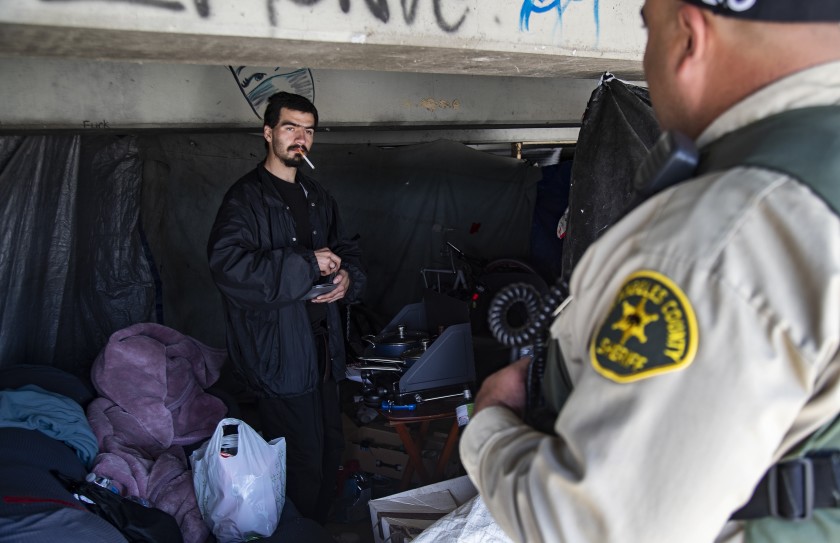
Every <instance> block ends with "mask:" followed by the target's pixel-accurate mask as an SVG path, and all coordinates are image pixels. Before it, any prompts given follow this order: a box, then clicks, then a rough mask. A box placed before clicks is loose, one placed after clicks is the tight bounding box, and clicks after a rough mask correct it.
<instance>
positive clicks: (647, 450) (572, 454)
mask: <svg viewBox="0 0 840 543" xmlns="http://www.w3.org/2000/svg"><path fill="white" fill-rule="evenodd" d="M745 182H746V181H744V183H745ZM738 189H739V190H741V187H738ZM801 192H802V191H800V190H798V189H796V190H793V189H790V188H788V190H787V191H786V192H784V193H782V194H779V195H778V197H777V198H774V199H772V200H770V199H769V198H765V199H764V200H760V199H758V198H753V199H752V200H749V204H747V203H742V202H739V201H737V199H736V198H733V197H732V196H731V195H728V197H729V199H730V200H734V203H733V204H731V205H732V207H733V209H732V212H731V215H729V214H727V215H724V216H723V217H722V220H721V221H720V222H722V223H723V224H724V226H725V228H720V229H719V230H720V231H721V232H725V233H726V235H722V234H721V235H718V232H716V231H715V230H714V228H711V229H709V228H707V229H706V230H703V228H701V227H699V226H698V227H696V228H690V227H691V226H692V225H689V227H687V232H689V234H688V235H696V236H697V237H698V238H699V240H698V241H696V242H695V241H694V240H690V239H687V238H686V236H683V237H682V238H680V237H677V236H674V235H672V233H673V232H675V231H677V229H676V228H675V227H674V226H672V225H670V224H667V225H665V226H667V228H664V227H663V229H662V230H663V231H662V232H661V237H657V238H655V235H658V232H656V233H650V232H645V231H644V230H643V228H642V225H643V224H644V221H645V220H647V216H645V214H644V213H642V214H639V216H638V217H636V219H637V220H638V222H636V223H634V222H633V217H631V218H630V222H629V223H627V224H626V225H625V223H620V225H621V226H625V227H626V230H624V231H622V230H620V228H619V229H617V230H616V231H615V232H608V234H607V235H606V236H605V237H604V238H602V241H601V242H600V243H599V244H598V245H597V246H595V245H593V250H591V251H590V253H589V254H588V258H587V259H585V260H584V261H582V263H581V264H580V266H581V270H582V272H583V273H582V274H581V275H578V276H577V277H578V280H577V285H576V286H575V284H574V283H575V281H573V292H574V295H575V299H574V301H573V303H572V304H570V305H569V306H568V307H566V308H565V309H564V311H563V312H562V313H561V314H560V315H559V316H558V319H557V322H556V323H555V326H554V327H553V328H557V329H559V330H561V333H560V335H559V336H558V337H559V341H560V345H561V348H562V351H563V355H564V358H565V359H566V361H567V362H569V363H570V364H571V365H572V368H571V373H572V375H573V379H574V381H575V388H574V390H573V392H572V393H571V395H570V396H569V398H568V400H567V402H566V404H565V405H564V407H563V410H562V411H561V413H560V414H559V416H558V417H557V419H556V421H555V424H554V430H555V432H556V435H547V434H542V433H538V432H536V431H534V430H533V429H531V428H530V427H528V426H526V425H525V424H524V423H523V422H522V421H521V420H520V419H519V418H518V417H516V416H515V415H514V414H513V413H512V412H510V411H508V410H506V409H504V408H501V407H494V408H490V409H487V410H484V411H482V412H480V413H478V414H477V415H476V416H475V417H473V419H472V420H471V421H470V424H469V425H468V426H467V428H466V430H465V431H464V434H463V436H462V441H461V448H460V451H461V458H462V461H463V463H464V466H465V468H466V470H467V473H468V474H469V476H470V478H471V479H472V481H473V482H474V483H475V485H476V487H477V488H478V489H479V491H480V493H481V496H482V499H483V500H484V501H485V503H486V505H487V507H488V509H489V511H490V512H491V513H492V515H493V517H494V518H495V520H496V521H497V522H498V524H499V525H500V526H501V527H502V528H503V529H504V530H505V532H506V533H507V534H508V535H509V536H510V537H511V538H512V539H514V540H515V541H527V542H528V543H535V542H541V541H546V542H556V543H561V542H576V543H581V542H593V543H594V542H598V543H608V542H621V543H633V542H651V541H680V542H681V543H694V542H697V543H701V542H703V543H709V542H711V541H716V540H717V541H720V539H717V538H718V537H719V534H721V532H722V530H723V528H724V526H726V525H727V522H728V519H729V517H730V516H731V514H732V513H733V512H734V511H735V510H737V509H738V508H740V507H741V506H742V505H743V504H744V503H745V502H746V501H747V500H748V499H749V498H750V496H751V495H752V492H753V490H754V488H755V486H756V484H757V483H758V481H759V480H760V479H761V477H762V476H763V475H764V473H765V472H766V471H767V469H768V468H769V467H770V466H771V465H772V464H773V463H774V462H776V461H778V460H779V458H780V457H782V456H783V454H784V453H785V452H786V451H787V450H790V448H791V447H793V446H794V445H795V444H796V443H798V442H800V441H801V440H802V439H803V438H804V437H806V436H807V435H809V434H810V433H811V432H813V431H816V430H817V429H818V428H820V427H821V426H822V425H823V424H825V423H827V422H828V421H830V420H832V419H833V418H834V417H835V416H836V413H837V412H838V409H840V405H838V404H840V394H839V393H840V390H838V389H839V388H840V385H838V383H840V371H838V367H840V359H838V351H837V345H838V327H837V326H836V323H837V314H838V308H837V301H836V300H837V299H838V298H836V297H835V296H833V295H828V294H827V292H833V290H832V289H833V288H834V287H833V286H831V285H835V286H836V284H840V283H836V282H837V281H838V280H840V276H838V273H840V272H838V271H837V270H838V269H840V267H838V266H837V264H836V263H837V262H840V250H838V249H837V248H836V247H832V248H831V249H826V248H827V247H831V244H830V243H829V242H828V241H825V242H824V243H822V242H816V245H817V246H819V247H821V248H822V249H820V250H819V251H815V250H814V249H813V245H814V243H803V240H802V239H801V237H800V236H799V235H798V234H797V233H798V232H800V231H801V232H808V233H809V234H808V235H810V236H813V235H815V232H818V231H820V230H819V229H820V227H819V226H817V225H818V224H823V225H824V226H823V227H822V228H823V229H824V230H826V231H827V234H826V236H829V235H837V220H836V218H833V217H832V216H830V215H826V213H825V210H823V209H822V208H820V207H819V206H820V205H821V203H819V202H816V203H812V200H813V199H809V198H808V197H807V196H805V197H803V196H802V195H801ZM765 196H766V194H765ZM685 198H686V199H688V200H695V201H696V200H697V198H696V195H695V194H692V193H687V194H686V195H685ZM745 199H747V198H745ZM721 202H722V203H721ZM792 202H796V205H803V203H807V205H808V206H809V207H807V208H803V212H802V213H797V214H796V215H795V217H792V216H790V215H789V210H790V207H791V205H793V204H792ZM713 204H714V205H708V206H705V207H703V208H701V209H698V214H700V213H702V212H703V210H704V209H706V210H708V209H714V210H716V212H717V213H718V214H719V215H722V214H723V210H722V208H724V207H725V205H728V204H727V201H725V200H724V201H722V200H720V199H715V200H714V202H713ZM750 204H751V205H752V208H748V207H747V206H748V205H750ZM736 206H737V207H736ZM745 207H747V209H748V211H744V208H745ZM685 208H686V209H687V208H688V206H686V207H685ZM649 209H650V210H651V211H652V212H657V211H658V210H657V209H656V207H655V206H654V204H651V205H650V207H649ZM804 211H807V213H806V212H804ZM652 214H653V213H651V215H652ZM711 216H712V214H711V213H708V212H707V213H706V214H705V216H704V217H699V216H698V221H697V222H698V225H699V224H706V225H709V224H710V223H709V220H708V217H711ZM675 217H679V220H681V221H684V222H686V221H691V220H693V217H685V216H684V215H675ZM730 217H731V220H730ZM701 218H702V219H704V220H705V222H702V221H701V220H700V219H701ZM675 220H676V219H675ZM811 223H813V224H811ZM774 228H775V229H781V228H784V229H783V231H782V232H771V230H772V229H774ZM635 235H638V236H639V237H642V236H644V238H645V240H646V242H647V243H646V244H645V246H644V247H646V248H647V247H650V249H649V250H640V248H639V247H640V245H634V244H632V243H629V244H628V243H627V241H626V240H627V239H629V238H631V237H632V236H635ZM820 237H821V235H820ZM704 242H705V243H706V247H704V249H703V250H701V251H696V250H692V249H691V248H690V247H689V244H690V243H694V244H695V245H700V244H702V243H704ZM669 244H671V245H672V247H671V246H669ZM817 253H820V254H817ZM698 254H699V255H700V256H699V257H696V256H694V255H698ZM692 258H693V259H694V260H692ZM819 259H821V260H822V262H826V263H828V262H830V263H831V264H826V265H820V266H810V267H808V266H804V265H796V264H794V263H803V262H816V261H820V260H819ZM639 270H650V271H649V273H648V275H650V276H654V277H660V278H662V282H663V283H662V284H664V282H665V281H666V279H667V281H668V284H672V285H675V286H674V288H675V289H676V288H677V287H678V288H679V289H681V290H682V292H684V293H685V299H686V302H685V308H686V309H687V308H689V307H690V310H691V311H692V312H693V314H695V315H696V318H697V323H698V327H697V328H698V338H699V340H698V345H697V350H696V355H695V356H694V357H693V358H692V359H691V362H690V363H688V364H685V365H681V366H680V365H674V367H663V368H660V370H661V371H657V372H650V373H649V374H647V375H645V376H644V378H639V379H624V380H622V379H619V378H617V377H615V376H612V377H610V376H609V375H605V373H607V372H605V371H603V368H601V371H599V370H598V368H596V364H595V363H594V362H593V357H594V355H593V345H594V346H596V347H597V346H600V345H601V344H600V343H595V342H593V341H592V340H593V338H594V339H599V337H600V336H599V333H601V331H606V332H603V333H604V335H605V336H606V335H607V332H609V333H610V334H613V335H612V336H611V337H613V338H615V342H614V345H615V343H618V341H619V338H620V336H621V333H622V330H628V329H629V328H623V329H622V328H621V327H620V326H619V325H620V324H621V320H620V318H621V315H622V314H624V315H625V316H626V315H628V314H630V313H632V311H634V310H637V309H638V308H640V307H644V308H645V310H646V311H648V313H650V314H653V309H654V305H655V303H654V302H651V301H650V300H655V299H656V298H657V297H658V295H659V294H658V293H660V292H661V291H656V290H644V289H642V288H637V289H633V288H628V289H624V287H625V286H627V285H629V284H630V283H628V278H632V277H634V275H635V274H636V273H638V272H639ZM654 272H655V274H654ZM576 274H578V270H576ZM635 286H636V287H638V286H639V285H635ZM825 289H828V290H825ZM619 293H633V294H638V295H644V296H647V297H648V298H647V299H648V300H649V301H648V303H647V305H646V306H642V305H641V304H640V303H639V302H638V299H639V298H628V299H626V300H623V302H627V303H622V301H619ZM659 315H660V317H659V319H660V320H658V321H656V322H655V323H652V324H650V325H649V326H648V327H646V328H644V329H643V330H641V329H639V330H637V331H638V332H639V335H638V336H637V338H636V339H633V340H628V342H627V343H626V345H630V342H631V341H636V340H637V339H638V340H639V341H641V340H642V339H644V340H645V341H646V343H644V344H643V346H639V349H642V350H645V352H653V351H652V349H653V347H654V346H655V345H654V344H655V342H657V341H658V342H660V347H662V348H663V349H665V352H670V351H669V350H670V349H672V348H676V346H678V343H679V342H678V341H677V340H678V339H679V338H680V335H679V332H680V331H681V329H680V328H678V327H677V328H671V326H672V325H673V324H674V323H675V322H676V324H679V322H677V321H673V322H672V321H670V320H668V319H667V318H666V317H667V315H666V314H665V313H660V314H659ZM637 322H638V320H637ZM651 322H653V321H651ZM657 326H658V328H657ZM641 332H644V334H642V333H641ZM640 345H641V343H640ZM640 352H641V351H640ZM660 352H663V351H660ZM613 353H614V354H615V355H616V356H615V361H616V365H615V366H616V367H618V366H619V362H627V363H628V364H632V363H635V362H637V361H639V360H640V359H638V358H635V359H629V358H626V357H625V358H622V357H621V356H619V355H621V351H620V350H619V349H617V348H616V349H615V350H614V351H613ZM629 371H630V370H628V372H629ZM619 377H620V376H619ZM636 377H638V376H636ZM730 527H731V525H730Z"/></svg>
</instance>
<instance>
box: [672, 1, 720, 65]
mask: <svg viewBox="0 0 840 543" xmlns="http://www.w3.org/2000/svg"><path fill="white" fill-rule="evenodd" d="M713 16H714V15H713V14H712V13H711V12H710V11H709V10H707V9H703V8H699V7H697V6H694V5H691V4H686V3H683V4H682V5H681V6H680V7H679V8H678V11H677V17H678V22H677V24H678V25H679V35H680V40H681V41H680V46H681V47H680V55H679V58H678V61H677V71H678V73H679V74H680V75H682V76H684V77H696V76H698V75H701V74H702V71H703V70H702V69H703V68H704V67H705V62H707V61H708V56H709V38H710V32H711V26H710V23H711V19H710V17H713ZM698 70H699V71H698Z"/></svg>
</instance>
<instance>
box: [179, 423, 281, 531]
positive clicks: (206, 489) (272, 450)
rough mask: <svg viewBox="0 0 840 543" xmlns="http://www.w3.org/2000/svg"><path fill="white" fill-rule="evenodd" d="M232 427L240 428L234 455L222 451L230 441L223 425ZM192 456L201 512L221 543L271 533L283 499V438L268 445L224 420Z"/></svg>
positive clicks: (244, 426) (245, 426) (246, 428)
mask: <svg viewBox="0 0 840 543" xmlns="http://www.w3.org/2000/svg"><path fill="white" fill-rule="evenodd" d="M230 425H233V426H238V427H239V428H238V445H237V450H236V454H235V455H230V454H229V453H228V452H227V451H225V452H224V453H222V446H223V444H224V445H226V446H227V445H230V439H231V436H224V435H223V427H224V426H230ZM190 458H191V460H192V466H193V486H194V487H195V496H196V498H197V500H198V508H199V511H201V516H202V517H203V518H204V521H205V522H206V523H207V525H208V526H209V527H210V531H212V532H213V535H215V536H216V539H218V541H219V543H234V542H239V541H247V540H248V539H253V538H256V537H268V536H270V535H271V534H272V533H274V530H276V529H277V523H278V521H279V519H280V513H281V512H282V511H283V505H284V503H285V501H286V440H285V439H284V438H282V437H280V438H277V439H274V440H272V441H271V442H270V443H266V442H265V440H264V439H263V438H262V437H261V436H260V435H259V434H258V433H257V432H256V431H255V430H254V429H253V428H251V427H250V426H248V424H246V423H245V422H243V421H241V420H239V419H223V420H222V421H221V422H219V424H218V425H217V426H216V431H215V432H214V433H213V436H212V437H211V438H210V439H209V440H208V441H207V442H206V443H205V444H204V445H202V446H201V447H200V448H199V449H198V450H196V451H194V452H193V453H192V456H191V457H190Z"/></svg>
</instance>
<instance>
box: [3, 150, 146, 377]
mask: <svg viewBox="0 0 840 543" xmlns="http://www.w3.org/2000/svg"><path fill="white" fill-rule="evenodd" d="M140 184H141V169H140V162H139V159H138V156H137V149H136V146H135V143H134V140H133V138H128V137H126V138H116V137H95V136H91V137H87V136H78V135H75V136H57V135H56V136H20V137H2V138H0V232H3V236H2V238H1V239H0V367H5V366H9V365H13V364H38V365H48V366H56V367H59V368H62V369H65V370H67V371H70V372H71V373H76V374H79V375H81V376H83V377H84V378H87V377H88V370H89V368H90V364H91V362H92V361H93V359H94V358H95V356H96V354H97V353H98V352H99V350H100V349H101V348H102V346H103V345H105V343H106V342H107V339H108V337H109V336H110V335H111V333H113V332H114V331H116V330H119V329H120V328H123V327H125V326H128V325H130V324H132V323H135V322H138V321H142V320H148V319H149V317H150V315H151V310H152V308H153V303H154V284H153V281H152V276H151V273H150V270H149V266H148V263H147V261H146V258H145V256H144V253H143V248H142V243H141V236H140V232H139V230H138V226H139V211H140V209H139V206H138V201H139V191H140Z"/></svg>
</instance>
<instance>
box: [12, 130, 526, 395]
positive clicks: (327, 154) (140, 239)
mask: <svg viewBox="0 0 840 543" xmlns="http://www.w3.org/2000/svg"><path fill="white" fill-rule="evenodd" d="M264 155H265V148H264V145H263V140H262V138H261V137H259V136H253V135H247V134H200V135H190V134H168V135H148V134H147V135H141V136H125V137H120V136H87V135H84V136H81V135H49V136H4V137H0V228H2V230H0V231H2V232H3V237H2V240H0V300H2V302H0V367H5V366H9V365H13V364H36V365H48V366H56V367H60V368H62V369H65V370H68V371H70V372H71V373H75V374H77V375H79V376H82V377H85V378H87V377H88V373H89V368H90V365H91V363H92V361H93V359H94V358H95V356H96V355H97V354H98V352H99V351H100V349H101V348H102V346H103V345H105V343H106V341H107V338H108V337H109V336H110V334H111V333H113V332H115V331H117V330H119V329H121V328H124V327H127V326H129V325H131V324H134V323H137V322H161V323H163V324H166V325H167V326H170V327H172V328H175V329H177V330H179V331H181V332H182V333H185V334H187V335H190V336H192V337H194V338H196V339H198V340H199V341H202V342H205V343H207V344H209V345H213V346H219V347H221V346H224V343H225V339H224V326H223V321H222V316H221V302H220V299H219V294H218V292H217V290H216V288H215V286H214V285H213V283H212V281H211V279H210V275H209V271H208V269H207V260H206V242H207V236H208V233H209V231H210V226H211V224H212V222H213V219H214V218H215V214H216V209H217V207H218V205H219V203H220V201H221V199H222V196H223V194H224V192H225V191H226V190H227V188H228V187H229V186H230V185H232V184H233V183H234V182H235V181H236V180H237V179H238V178H239V177H240V176H241V175H243V174H244V173H246V172H247V171H248V170H250V169H251V168H253V167H254V166H255V165H256V164H257V163H258V162H260V161H261V160H262V158H263V157H264ZM311 158H312V160H313V161H314V162H315V164H316V167H317V169H316V170H315V171H314V172H311V171H310V172H309V173H311V174H313V176H314V177H316V178H317V179H319V180H320V181H322V182H323V183H324V184H325V185H326V186H327V187H328V189H329V190H330V191H331V192H332V193H333V194H334V195H335V197H336V199H337V200H338V202H339V207H340V209H341V213H342V216H343V218H344V221H345V224H346V227H347V230H348V232H350V233H352V234H358V235H359V236H360V244H361V245H362V249H363V251H364V254H365V260H366V265H367V267H368V268H369V275H370V281H369V284H370V287H369V291H368V295H367V298H366V300H365V302H366V304H367V305H368V306H369V308H371V309H372V310H373V311H375V312H377V313H379V314H381V315H382V316H383V318H385V319H386V321H387V320H389V319H390V318H391V317H392V316H393V315H394V314H396V313H397V312H398V311H399V309H401V308H402V307H403V306H404V305H406V304H408V303H413V302H416V301H419V300H420V299H422V292H423V282H422V277H421V275H420V269H421V268H422V267H423V266H429V265H436V266H441V265H443V264H445V262H442V261H441V260H440V254H439V253H440V250H441V248H442V246H443V241H444V234H445V239H448V240H450V241H452V242H453V243H455V244H456V245H457V246H458V247H459V248H461V249H462V250H464V251H465V252H466V253H468V254H472V255H474V256H478V257H482V258H487V259H492V258H496V257H518V258H522V259H527V258H528V252H529V232H530V228H531V221H532V213H533V209H534V202H535V198H536V184H537V181H538V180H539V178H540V169H539V168H536V167H534V166H530V165H528V164H527V163H525V162H523V161H520V160H514V159H511V158H505V157H497V156H493V155H488V154H485V153H481V152H479V151H475V150H473V149H470V148H469V147H466V146H464V145H461V144H458V143H454V142H450V141H437V142H432V143H428V144H422V145H411V146H405V147H398V148H392V149H381V148H377V147H373V146H364V145H360V146H347V145H318V144H317V143H316V146H315V147H314V148H313V152H312V154H311ZM144 233H145V236H144ZM146 239H148V243H145V240H146Z"/></svg>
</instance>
